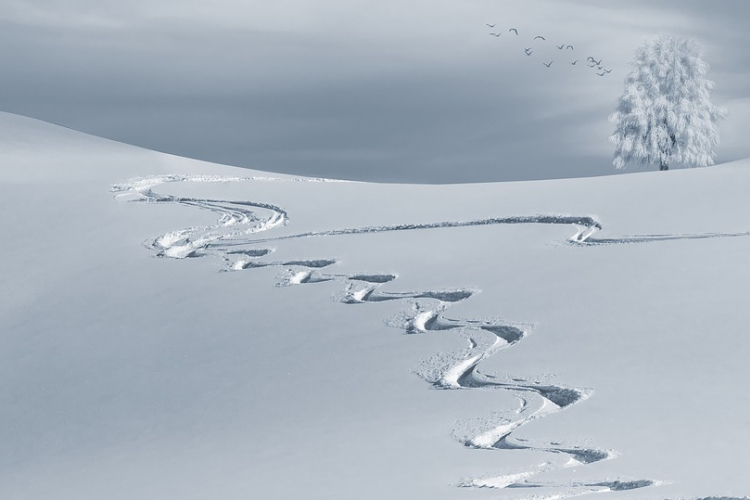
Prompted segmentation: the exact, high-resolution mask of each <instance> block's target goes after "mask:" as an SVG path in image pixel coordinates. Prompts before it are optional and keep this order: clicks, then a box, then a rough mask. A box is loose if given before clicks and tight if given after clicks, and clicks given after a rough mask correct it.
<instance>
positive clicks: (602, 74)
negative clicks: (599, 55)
mask: <svg viewBox="0 0 750 500" xmlns="http://www.w3.org/2000/svg"><path fill="white" fill-rule="evenodd" d="M605 74H606V73H605V72H604V71H602V72H601V73H597V75H599V76H604V75H605Z"/></svg>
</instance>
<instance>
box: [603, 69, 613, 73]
mask: <svg viewBox="0 0 750 500" xmlns="http://www.w3.org/2000/svg"><path fill="white" fill-rule="evenodd" d="M603 71H604V72H605V73H612V70H611V69H605V70H603Z"/></svg>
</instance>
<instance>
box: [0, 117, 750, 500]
mask: <svg viewBox="0 0 750 500" xmlns="http://www.w3.org/2000/svg"><path fill="white" fill-rule="evenodd" d="M0 137H2V139H0V146H1V147H0V155H2V164H3V168H2V169H1V170H0V207H1V209H2V214H3V217H2V229H3V231H2V232H3V236H4V238H3V245H2V246H1V247H0V252H1V255H2V261H1V262H2V264H1V266H2V267H1V268H0V271H1V273H0V275H2V277H3V279H2V283H1V284H0V332H2V341H3V349H2V350H1V351H0V371H1V372H2V377H0V381H1V382H0V408H2V410H0V442H1V443H3V445H2V447H0V498H24V499H42V498H44V499H47V498H56V499H80V498H107V499H132V498H165V499H167V498H179V499H181V500H183V499H199V498H201V499H203V498H221V499H240V498H242V499H246V498H268V499H271V498H279V499H281V498H284V499H286V498H310V499H315V498H320V499H331V498H360V499H367V498H372V499H376V498H377V499H380V498H434V499H441V498H446V499H447V498H450V499H457V498H460V499H485V498H513V499H515V498H569V497H574V496H577V495H595V494H608V495H610V496H612V497H614V496H616V497H617V498H623V499H625V498H628V499H629V498H652V499H657V498H658V499H662V498H703V497H709V496H711V497H721V496H727V497H745V496H746V495H748V494H749V493H748V492H750V478H749V477H748V475H747V473H746V471H747V470H748V467H749V466H750V455H749V454H748V453H747V450H748V449H750V433H748V432H747V428H748V425H750V412H748V403H747V398H745V397H744V394H745V389H746V382H745V380H746V379H747V378H748V370H749V368H748V363H747V353H748V352H750V337H749V336H748V335H747V325H748V324H750V310H748V308H747V307H746V302H747V300H746V293H745V292H746V290H747V286H748V283H750V267H749V266H747V256H748V254H749V251H750V238H747V237H746V236H748V235H750V220H748V217H747V215H746V214H748V213H750V206H749V205H750V201H748V197H747V195H746V193H747V192H748V188H749V187H750V160H744V161H739V162H735V163H733V164H725V165H720V166H715V167H711V168H706V169H691V170H675V171H669V172H652V173H640V174H631V175H627V176H617V177H609V178H607V177H600V178H589V179H571V180H557V181H540V182H518V183H495V184H464V185H444V186H435V185H433V186H427V185H398V184H389V185H386V184H368V183H356V182H321V181H320V180H314V179H304V178H298V177H296V178H295V177H290V176H284V175H274V174H269V173H267V172H260V171H248V170H245V169H237V168H232V167H227V166H221V165H216V164H210V163H206V162H199V161H194V160H189V159H185V158H178V157H174V156H170V155H166V154H161V153H156V152H153V151H147V150H142V149H138V148H134V147H130V146H126V145H123V144H119V143H114V142H111V141H106V140H103V139H98V138H94V137H91V136H86V135H84V134H78V133H75V132H73V131H70V130H67V129H62V128H60V127H55V126H52V125H49V124H44V123H41V122H37V121H34V120H30V119H26V118H22V117H18V116H14V115H8V114H0ZM229 221H231V223H228V222H229ZM519 401H521V405H520V407H519Z"/></svg>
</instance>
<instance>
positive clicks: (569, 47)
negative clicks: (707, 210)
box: [565, 45, 573, 50]
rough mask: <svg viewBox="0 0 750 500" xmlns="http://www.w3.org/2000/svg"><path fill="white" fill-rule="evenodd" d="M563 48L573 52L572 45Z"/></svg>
mask: <svg viewBox="0 0 750 500" xmlns="http://www.w3.org/2000/svg"><path fill="white" fill-rule="evenodd" d="M565 48H566V49H570V50H573V46H572V45H568V46H567V47H565Z"/></svg>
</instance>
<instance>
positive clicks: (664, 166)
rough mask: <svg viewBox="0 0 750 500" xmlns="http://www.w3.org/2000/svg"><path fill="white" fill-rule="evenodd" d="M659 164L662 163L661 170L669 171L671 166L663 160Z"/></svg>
mask: <svg viewBox="0 0 750 500" xmlns="http://www.w3.org/2000/svg"><path fill="white" fill-rule="evenodd" d="M659 163H660V165H659V170H669V165H667V164H666V163H664V161H663V160H662V161H660V162H659Z"/></svg>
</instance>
